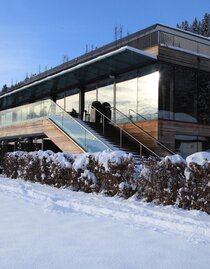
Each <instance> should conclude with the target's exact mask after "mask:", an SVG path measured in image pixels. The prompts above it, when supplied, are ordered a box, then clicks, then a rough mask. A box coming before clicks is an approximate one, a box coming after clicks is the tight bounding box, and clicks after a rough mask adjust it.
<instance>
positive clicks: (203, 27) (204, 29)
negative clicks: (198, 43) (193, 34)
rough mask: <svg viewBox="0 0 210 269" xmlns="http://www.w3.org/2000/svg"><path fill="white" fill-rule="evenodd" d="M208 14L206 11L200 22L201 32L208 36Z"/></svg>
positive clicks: (209, 24) (209, 22) (209, 23)
mask: <svg viewBox="0 0 210 269" xmlns="http://www.w3.org/2000/svg"><path fill="white" fill-rule="evenodd" d="M209 15H210V14H208V13H205V15H204V17H203V19H202V22H201V34H202V35H203V36H207V37H208V33H209V28H210V21H209Z"/></svg>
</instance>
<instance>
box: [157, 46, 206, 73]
mask: <svg viewBox="0 0 210 269" xmlns="http://www.w3.org/2000/svg"><path fill="white" fill-rule="evenodd" d="M158 59H159V60H161V61H165V62H169V63H173V64H178V65H183V66H187V67H192V68H197V69H200V70H204V71H208V72H210V59H209V58H205V57H202V56H198V55H194V54H190V53H187V52H184V51H179V50H176V49H172V48H168V47H165V46H159V54H158Z"/></svg>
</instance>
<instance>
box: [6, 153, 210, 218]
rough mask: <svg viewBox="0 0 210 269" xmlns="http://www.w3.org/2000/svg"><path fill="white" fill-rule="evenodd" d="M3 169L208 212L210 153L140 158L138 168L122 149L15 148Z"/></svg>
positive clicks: (79, 187) (36, 179)
mask: <svg viewBox="0 0 210 269" xmlns="http://www.w3.org/2000/svg"><path fill="white" fill-rule="evenodd" d="M3 168H4V173H5V174H6V176H8V177H12V178H18V177H19V178H23V179H25V180H30V181H33V182H41V183H44V184H45V183H46V184H50V185H54V186H56V187H61V186H64V187H71V188H72V189H74V190H76V191H84V192H96V193H98V192H102V193H104V194H107V195H109V196H114V195H119V196H121V197H124V198H128V197H131V196H133V195H135V196H136V197H137V198H139V199H144V200H145V201H147V202H155V203H157V204H163V205H174V204H175V205H177V206H179V207H181V208H184V209H198V210H202V211H205V212H207V213H209V214H210V153H206V152H202V153H195V154H193V155H191V156H189V157H188V158H187V159H186V161H185V160H184V159H182V158H181V157H180V156H179V155H174V156H168V157H165V158H163V159H162V160H161V161H160V160H157V159H155V158H143V159H142V161H141V165H140V166H138V167H136V166H135V163H134V159H133V158H132V156H131V155H128V154H126V153H124V152H122V151H115V152H100V153H94V154H88V153H84V154H75V155H70V154H67V153H53V152H51V151H45V152H43V151H38V152H30V153H25V152H14V153H8V154H7V155H6V156H5V160H4V165H3Z"/></svg>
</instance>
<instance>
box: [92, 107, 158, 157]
mask: <svg viewBox="0 0 210 269" xmlns="http://www.w3.org/2000/svg"><path fill="white" fill-rule="evenodd" d="M91 108H92V109H94V110H95V111H97V112H98V113H99V114H100V115H101V116H102V117H103V134H104V129H105V122H104V118H106V119H107V120H108V121H109V122H111V123H112V124H113V125H114V126H116V127H117V128H118V129H119V130H120V147H122V133H125V134H126V135H127V136H129V137H130V138H131V139H133V140H135V142H137V143H138V144H139V145H140V157H142V147H143V148H145V149H146V150H148V151H149V152H150V153H151V154H153V155H154V156H155V157H157V158H159V159H160V156H159V155H157V154H156V153H155V152H154V151H152V150H151V149H149V148H148V147H147V146H146V145H144V144H143V143H142V142H140V141H139V140H138V139H136V138H135V137H134V136H132V135H131V134H130V133H128V132H127V131H126V130H124V129H123V128H121V127H120V126H119V125H118V124H117V123H116V122H114V121H113V120H111V119H110V118H108V117H107V116H106V115H104V114H103V113H102V112H101V111H100V110H98V109H97V108H95V107H93V106H92V105H91Z"/></svg>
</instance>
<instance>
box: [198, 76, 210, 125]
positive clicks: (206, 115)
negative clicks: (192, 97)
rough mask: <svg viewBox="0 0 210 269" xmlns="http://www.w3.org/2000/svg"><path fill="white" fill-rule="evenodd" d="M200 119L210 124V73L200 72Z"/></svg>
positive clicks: (201, 121)
mask: <svg viewBox="0 0 210 269" xmlns="http://www.w3.org/2000/svg"><path fill="white" fill-rule="evenodd" d="M198 121H199V122H200V123H203V124H210V74H209V73H207V72H201V71H200V72H199V74H198Z"/></svg>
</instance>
